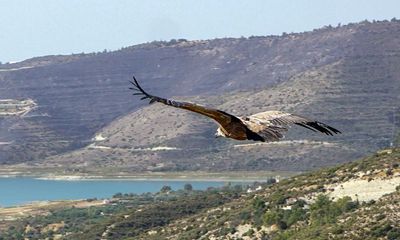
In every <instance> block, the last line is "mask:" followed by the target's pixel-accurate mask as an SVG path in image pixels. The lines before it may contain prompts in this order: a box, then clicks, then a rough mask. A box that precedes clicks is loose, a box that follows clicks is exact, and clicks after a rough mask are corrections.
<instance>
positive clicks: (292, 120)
mask: <svg viewBox="0 0 400 240" xmlns="http://www.w3.org/2000/svg"><path fill="white" fill-rule="evenodd" d="M131 83H132V84H133V87H131V88H130V89H131V90H134V91H135V93H133V95H141V96H142V98H141V100H144V99H149V100H150V104H152V103H154V102H159V103H163V104H165V105H168V106H172V107H176V108H181V109H186V110H189V111H192V112H196V113H199V114H202V115H204V116H207V117H209V118H212V119H214V120H215V121H216V122H217V123H218V125H219V127H218V129H217V132H216V134H215V136H216V137H219V136H222V137H226V138H232V139H236V140H254V141H261V142H273V141H279V139H281V138H283V136H284V133H285V132H287V131H288V128H289V127H290V125H293V124H295V125H299V126H301V127H304V128H307V129H309V130H312V131H314V132H321V133H324V134H326V135H331V136H332V135H334V134H338V133H341V132H340V131H339V130H337V129H335V128H333V127H331V126H328V125H326V124H324V123H321V122H318V121H314V120H311V119H308V118H305V117H301V116H298V115H295V114H290V113H286V112H281V111H266V112H261V113H257V114H254V115H251V116H245V117H237V116H234V115H231V114H229V113H226V112H224V111H221V110H218V109H213V108H208V107H204V106H201V105H198V104H194V103H189V102H178V101H174V100H170V99H165V98H161V97H157V96H153V95H150V94H148V93H147V92H146V91H144V90H143V88H142V87H141V86H140V85H139V83H138V82H137V80H136V78H135V77H133V82H131Z"/></svg>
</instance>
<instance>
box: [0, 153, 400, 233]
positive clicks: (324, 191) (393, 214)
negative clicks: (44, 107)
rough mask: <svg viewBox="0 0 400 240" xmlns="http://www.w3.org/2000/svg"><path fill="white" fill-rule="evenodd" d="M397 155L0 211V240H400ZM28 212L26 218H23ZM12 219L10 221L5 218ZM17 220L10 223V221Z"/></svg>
mask: <svg viewBox="0 0 400 240" xmlns="http://www.w3.org/2000/svg"><path fill="white" fill-rule="evenodd" d="M399 162H400V149H386V150H382V151H379V152H377V153H375V154H374V155H372V156H369V157H367V158H364V159H361V160H358V161H355V162H353V163H347V164H342V165H340V166H336V167H331V168H326V169H322V170H319V171H315V172H311V173H307V174H302V175H298V176H295V177H292V178H288V179H284V180H282V181H280V182H275V181H273V179H270V180H268V181H267V182H266V183H263V184H259V183H258V184H254V185H252V186H249V187H245V186H241V185H235V186H232V185H231V186H225V187H223V188H221V189H209V190H207V191H195V190H191V189H190V188H189V189H186V190H178V191H170V190H168V189H167V188H165V189H164V190H161V191H160V192H159V193H156V194H149V193H147V194H142V195H135V194H121V193H119V194H116V195H115V196H114V198H112V199H109V200H107V201H103V202H101V201H98V200H93V199H92V200H88V202H82V201H78V202H75V203H71V202H66V203H65V205H64V206H63V205H62V204H61V203H60V202H55V203H49V204H48V206H47V207H46V205H45V204H44V205H41V206H39V207H36V208H35V207H34V206H27V207H26V208H28V209H29V208H31V210H25V211H27V212H28V213H27V215H28V214H29V215H31V216H21V214H20V213H21V209H19V211H18V209H12V208H11V209H0V213H3V212H5V210H6V212H7V213H8V215H7V216H6V217H4V216H3V218H2V219H0V227H1V229H2V230H3V231H2V233H0V239H9V238H17V237H19V238H21V239H22V238H24V237H28V238H29V239H43V238H44V237H50V238H53V237H54V238H55V239H104V240H106V239H182V240H183V239H244V240H246V239H298V240H302V239H351V240H355V239H390V240H395V239H399V237H400V224H399V223H400V214H399V213H400V208H399V204H398V202H399V201H400V167H399ZM29 211H30V212H29ZM13 212H15V213H14V215H12V213H13ZM16 216H17V218H15V217H16Z"/></svg>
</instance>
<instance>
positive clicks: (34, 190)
mask: <svg viewBox="0 0 400 240" xmlns="http://www.w3.org/2000/svg"><path fill="white" fill-rule="evenodd" d="M186 183H190V184H192V186H193V189H194V190H204V189H207V188H208V187H220V186H223V185H224V184H225V182H213V181H169V180H165V181H164V180H156V181H151V180H150V181H149V180H140V181H129V180H121V181H119V180H118V181H117V180H99V181H85V180H82V181H60V180H40V179H33V178H0V206H1V207H7V206H14V205H20V204H25V203H29V202H32V201H45V200H73V199H86V198H98V199H101V198H109V197H112V195H114V194H115V193H118V192H121V193H137V194H140V193H145V192H158V191H159V190H160V189H161V188H162V186H164V185H168V186H171V188H172V189H173V190H178V189H183V186H184V185H185V184H186Z"/></svg>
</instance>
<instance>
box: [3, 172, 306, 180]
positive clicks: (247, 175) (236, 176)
mask: <svg viewBox="0 0 400 240" xmlns="http://www.w3.org/2000/svg"><path fill="white" fill-rule="evenodd" d="M301 173H302V172H285V171H276V172H275V171H253V172H214V173H213V172H167V173H166V172H151V173H132V174H115V175H114V174H105V175H97V174H92V175H66V174H65V175H64V174H53V173H32V172H31V173H26V172H25V173H24V172H21V171H9V172H5V171H1V170H0V178H33V179H37V180H44V181H166V180H168V181H192V182H197V181H198V182H218V181H221V182H256V181H266V180H268V179H269V178H278V179H283V178H287V177H291V176H294V175H298V174H301Z"/></svg>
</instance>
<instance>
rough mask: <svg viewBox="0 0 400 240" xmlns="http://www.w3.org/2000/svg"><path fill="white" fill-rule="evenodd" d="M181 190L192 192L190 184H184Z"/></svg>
mask: <svg viewBox="0 0 400 240" xmlns="http://www.w3.org/2000/svg"><path fill="white" fill-rule="evenodd" d="M183 189H184V190H185V191H192V190H193V186H192V184H190V183H186V184H185V185H184V186H183Z"/></svg>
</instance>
